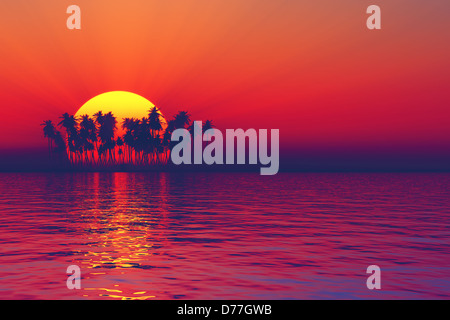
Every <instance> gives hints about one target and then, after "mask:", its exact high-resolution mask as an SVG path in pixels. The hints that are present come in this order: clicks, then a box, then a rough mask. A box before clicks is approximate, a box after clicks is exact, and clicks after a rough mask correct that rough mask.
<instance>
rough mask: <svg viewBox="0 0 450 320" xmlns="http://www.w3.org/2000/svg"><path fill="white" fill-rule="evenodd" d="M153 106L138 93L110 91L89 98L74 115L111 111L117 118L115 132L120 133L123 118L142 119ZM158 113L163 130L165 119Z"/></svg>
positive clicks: (91, 114) (121, 131)
mask: <svg viewBox="0 0 450 320" xmlns="http://www.w3.org/2000/svg"><path fill="white" fill-rule="evenodd" d="M154 106H155V105H154V104H153V103H151V102H150V101H148V100H147V99H145V98H144V97H142V96H140V95H138V94H135V93H131V92H127V91H111V92H106V93H102V94H100V95H98V96H96V97H94V98H92V99H90V100H89V101H88V102H86V103H85V104H84V105H83V106H82V107H81V108H80V109H79V110H78V111H77V113H76V114H75V116H76V117H80V116H82V115H85V114H87V115H89V116H93V115H94V114H95V113H97V112H99V111H102V112H103V114H106V113H108V112H112V113H113V114H114V116H115V117H116V118H117V134H118V135H122V134H123V130H122V126H121V125H122V121H123V119H124V118H137V119H142V118H143V117H147V116H148V113H149V111H150V110H151V109H152V108H153V107H154ZM159 114H160V115H161V117H160V118H161V122H162V127H163V130H164V129H165V128H166V127H167V124H166V120H165V118H164V116H163V115H162V113H161V111H160V112H159Z"/></svg>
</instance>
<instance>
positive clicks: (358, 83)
mask: <svg viewBox="0 0 450 320" xmlns="http://www.w3.org/2000/svg"><path fill="white" fill-rule="evenodd" d="M71 4H77V5H79V6H80V7H81V11H82V30H68V29H67V28H66V19H67V17H68V15H67V14H66V8H67V7H68V6H69V5H71ZM371 4H377V5H379V6H380V7H381V9H382V30H377V31H370V30H368V29H367V28H366V22H365V21H366V18H367V17H368V15H367V14H366V13H365V11H366V8H367V7H368V6H369V5H371ZM449 13H450V3H449V2H448V1H444V0H435V1H425V0H410V1H400V0H392V1H385V0H376V1H361V0H341V1H334V0H323V1H313V0H308V1H300V0H299V1H288V0H285V1H272V0H270V1H268V0H246V1H241V0H228V1H219V0H209V1H204V0H170V1H161V0H155V1H149V0H146V1H143V0H142V1H138V0H126V1H122V0H117V1H105V0H96V1H86V0H76V1H65V0H64V1H63V0H58V1H56V0H34V1H27V0H5V1H1V3H0V29H1V30H2V32H1V33H0V70H1V72H0V97H1V102H0V105H1V110H2V118H3V120H0V121H3V123H2V125H1V126H0V157H7V156H8V157H9V156H11V154H14V153H23V152H25V151H26V150H31V149H33V150H34V149H36V148H38V149H39V148H42V149H43V150H45V148H46V141H45V140H44V139H43V136H42V132H41V130H42V127H41V126H40V123H41V122H42V121H43V120H46V119H53V120H54V121H55V122H56V121H57V119H58V117H59V115H60V114H62V113H64V112H69V113H75V112H76V111H77V110H78V108H79V107H80V106H81V105H82V104H83V103H84V102H86V101H87V100H89V99H90V98H92V97H94V96H96V95H98V94H100V93H103V92H107V91H113V90H125V91H131V92H134V93H137V94H140V95H142V96H144V97H146V98H147V99H149V100H150V101H152V102H153V103H155V104H156V105H157V106H158V107H159V108H161V110H162V111H163V113H164V114H166V115H169V116H170V115H173V114H174V113H176V111H178V110H181V109H186V110H189V111H190V113H191V114H192V117H193V119H194V120H206V119H212V120H214V123H215V124H216V125H217V126H218V127H219V128H223V129H225V128H252V127H253V128H277V129H280V139H281V148H282V156H283V157H285V159H284V160H285V161H286V162H289V163H304V164H305V165H308V164H312V163H314V162H316V161H318V163H322V162H323V163H324V164H325V165H330V164H333V163H339V162H340V161H344V162H345V161H348V159H353V160H352V161H353V163H355V162H358V161H362V163H376V162H379V161H382V162H383V161H384V162H386V163H387V164H389V163H391V164H396V165H402V163H403V164H405V165H407V163H408V162H409V161H412V162H414V161H415V162H416V163H424V165H429V166H431V167H432V166H435V165H436V166H437V163H439V165H440V166H441V165H443V164H444V165H445V163H447V165H448V167H449V168H450V151H449V150H450V108H449V106H450V103H449V102H450V90H449V89H450V88H449V87H450V62H449V56H450V42H449V41H448V39H449V33H450V31H449V30H450V20H449V19H448V15H449ZM358 159H359V160H358ZM321 161H322V162H321ZM367 161H369V162H367ZM370 161H372V162H370ZM0 163H1V161H0ZM281 163H283V158H282V159H281Z"/></svg>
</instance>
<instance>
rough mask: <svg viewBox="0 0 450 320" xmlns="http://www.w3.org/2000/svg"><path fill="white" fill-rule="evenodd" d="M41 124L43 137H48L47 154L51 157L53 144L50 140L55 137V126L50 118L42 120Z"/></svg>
mask: <svg viewBox="0 0 450 320" xmlns="http://www.w3.org/2000/svg"><path fill="white" fill-rule="evenodd" d="M41 126H44V129H43V130H44V137H46V138H47V139H48V155H49V157H51V153H52V149H53V145H52V142H53V140H54V139H55V130H56V129H55V126H54V125H53V122H52V121H51V120H47V121H44V122H43V123H42V124H41Z"/></svg>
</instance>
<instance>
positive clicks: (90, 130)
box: [79, 114, 97, 163]
mask: <svg viewBox="0 0 450 320" xmlns="http://www.w3.org/2000/svg"><path fill="white" fill-rule="evenodd" d="M79 136H80V143H81V147H82V148H83V152H84V153H85V154H84V161H85V162H86V163H87V162H89V153H92V152H93V150H94V149H95V146H94V144H95V143H96V142H97V127H96V126H95V122H94V120H93V119H92V118H90V117H89V116H88V115H87V114H86V115H83V116H81V122H80V132H79ZM91 158H92V160H93V159H94V157H93V155H92V154H91Z"/></svg>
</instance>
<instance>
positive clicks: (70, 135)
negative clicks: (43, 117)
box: [58, 112, 80, 162]
mask: <svg viewBox="0 0 450 320" xmlns="http://www.w3.org/2000/svg"><path fill="white" fill-rule="evenodd" d="M60 119H62V120H61V122H60V123H59V124H58V125H59V126H62V127H63V128H65V129H66V133H67V144H68V149H69V152H70V153H69V160H71V161H72V162H73V161H74V160H75V159H74V158H73V157H71V156H70V154H72V153H74V154H75V156H76V155H77V152H79V150H80V148H79V146H80V143H79V137H78V121H77V119H76V118H75V116H74V115H69V114H68V113H67V112H66V113H64V114H63V115H62V116H61V117H60Z"/></svg>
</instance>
